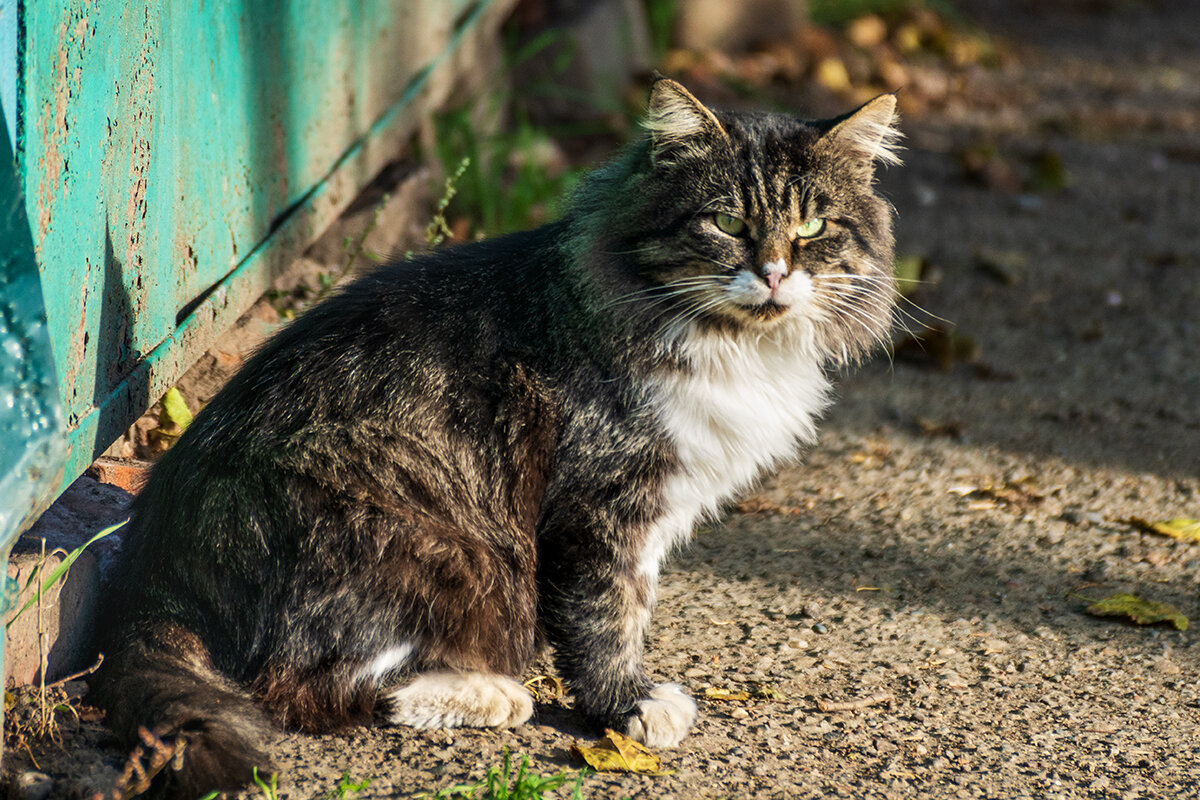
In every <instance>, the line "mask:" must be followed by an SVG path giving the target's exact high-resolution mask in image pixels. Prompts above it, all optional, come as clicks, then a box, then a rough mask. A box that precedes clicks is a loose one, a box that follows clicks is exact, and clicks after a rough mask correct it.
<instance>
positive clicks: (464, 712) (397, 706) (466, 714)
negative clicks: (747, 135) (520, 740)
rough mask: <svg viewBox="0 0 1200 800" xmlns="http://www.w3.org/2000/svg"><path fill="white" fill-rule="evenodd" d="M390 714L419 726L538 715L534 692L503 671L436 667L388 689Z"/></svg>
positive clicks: (496, 722)
mask: <svg viewBox="0 0 1200 800" xmlns="http://www.w3.org/2000/svg"><path fill="white" fill-rule="evenodd" d="M386 702H387V704H388V709H387V718H388V720H389V721H390V722H391V723H392V724H394V725H411V726H412V727H414V728H511V727H513V726H514V725H520V724H521V723H522V722H524V721H525V720H527V719H529V718H530V716H532V715H533V697H532V696H531V695H530V694H529V692H528V691H527V690H526V689H525V687H524V686H522V685H521V684H519V683H517V682H516V681H515V680H513V679H512V678H507V677H505V676H503V675H490V674H487V673H483V672H431V673H428V674H426V675H419V676H418V677H417V678H416V679H415V680H414V681H413V682H412V683H409V684H408V685H406V686H401V687H400V688H398V689H394V690H392V691H391V692H389V693H388V694H387V695H386Z"/></svg>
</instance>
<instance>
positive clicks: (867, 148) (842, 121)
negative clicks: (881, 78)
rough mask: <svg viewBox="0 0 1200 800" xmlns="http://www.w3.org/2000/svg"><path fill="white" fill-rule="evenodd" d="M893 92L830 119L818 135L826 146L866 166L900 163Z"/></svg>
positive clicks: (899, 134) (898, 135) (900, 135)
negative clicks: (824, 131)
mask: <svg viewBox="0 0 1200 800" xmlns="http://www.w3.org/2000/svg"><path fill="white" fill-rule="evenodd" d="M896 121H897V117H896V95H894V94H881V95H879V97H876V98H875V99H874V100H871V101H869V102H867V103H866V104H865V105H863V106H862V107H861V108H859V109H858V110H856V111H852V112H850V113H849V114H847V115H846V116H844V117H839V118H838V119H836V120H834V121H833V127H831V128H830V129H829V131H828V132H827V133H826V134H825V135H824V136H822V137H821V139H822V141H823V142H825V143H826V145H827V146H828V147H831V148H833V149H834V150H835V151H836V152H838V153H839V154H842V155H846V156H849V157H850V158H852V159H854V160H856V161H859V162H862V163H863V164H865V165H867V166H868V167H870V166H873V165H874V164H875V162H880V163H883V164H899V163H900V155H899V153H898V151H899V149H900V138H901V137H902V136H903V134H901V133H900V131H899V130H897V129H896Z"/></svg>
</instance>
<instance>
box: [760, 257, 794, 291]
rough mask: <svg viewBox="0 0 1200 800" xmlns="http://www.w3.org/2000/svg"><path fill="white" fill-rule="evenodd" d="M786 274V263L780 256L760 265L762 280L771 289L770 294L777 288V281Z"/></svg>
mask: <svg viewBox="0 0 1200 800" xmlns="http://www.w3.org/2000/svg"><path fill="white" fill-rule="evenodd" d="M787 275H788V268H787V264H785V263H784V261H783V259H782V258H777V259H775V260H774V261H768V262H767V263H766V264H763V265H762V276H763V280H765V281H766V282H767V286H768V287H769V288H770V290H771V294H775V290H776V289H778V288H779V282H780V281H782V280H783V279H784V278H786V277H787Z"/></svg>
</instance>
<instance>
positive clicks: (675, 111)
mask: <svg viewBox="0 0 1200 800" xmlns="http://www.w3.org/2000/svg"><path fill="white" fill-rule="evenodd" d="M642 125H643V126H644V127H645V128H646V130H648V131H649V132H650V142H651V148H650V152H651V154H652V156H653V158H654V160H655V161H656V162H657V161H660V160H662V159H670V158H673V157H676V156H679V155H688V154H701V153H703V152H704V151H705V150H707V149H708V148H709V147H711V146H712V145H713V144H714V143H716V142H718V141H723V140H727V139H728V138H729V135H728V134H727V133H725V129H724V128H722V127H721V123H720V122H719V121H717V118H716V117H715V116H714V115H713V113H712V112H711V111H709V110H708V109H707V108H706V107H705V106H704V104H703V103H701V102H700V101H699V100H697V99H696V98H695V97H693V96H692V94H691V92H689V91H688V90H687V89H685V88H683V87H682V86H680V85H679V84H678V83H676V82H675V81H673V80H671V79H669V78H659V79H658V80H656V81H655V82H654V85H653V86H651V87H650V103H649V107H648V108H647V111H646V119H645V120H644V121H643V122H642Z"/></svg>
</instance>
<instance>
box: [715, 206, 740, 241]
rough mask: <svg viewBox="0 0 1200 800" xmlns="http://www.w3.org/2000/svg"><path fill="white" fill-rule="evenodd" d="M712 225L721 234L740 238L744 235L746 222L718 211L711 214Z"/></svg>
mask: <svg viewBox="0 0 1200 800" xmlns="http://www.w3.org/2000/svg"><path fill="white" fill-rule="evenodd" d="M713 223H714V224H715V225H716V226H717V230H719V231H721V233H727V234H729V235H730V236H742V235H744V234H745V233H746V220H744V219H740V218H739V217H735V216H733V215H732V214H725V213H723V212H720V211H718V212H717V213H716V214H713Z"/></svg>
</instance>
